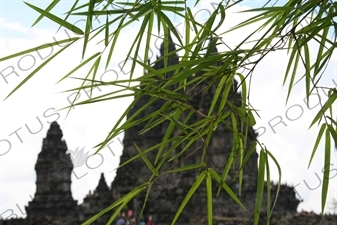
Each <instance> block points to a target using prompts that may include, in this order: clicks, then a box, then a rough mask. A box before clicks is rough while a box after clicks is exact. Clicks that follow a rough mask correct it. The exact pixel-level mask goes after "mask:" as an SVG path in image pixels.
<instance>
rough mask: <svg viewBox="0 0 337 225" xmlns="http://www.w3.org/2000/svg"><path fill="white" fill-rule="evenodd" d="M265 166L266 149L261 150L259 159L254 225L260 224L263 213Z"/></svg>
mask: <svg viewBox="0 0 337 225" xmlns="http://www.w3.org/2000/svg"><path fill="white" fill-rule="evenodd" d="M265 167H266V153H265V151H264V150H261V151H260V159H259V172H258V182H257V190H256V200H255V209H254V225H258V224H259V219H260V215H261V206H262V201H263V189H264V174H265Z"/></svg>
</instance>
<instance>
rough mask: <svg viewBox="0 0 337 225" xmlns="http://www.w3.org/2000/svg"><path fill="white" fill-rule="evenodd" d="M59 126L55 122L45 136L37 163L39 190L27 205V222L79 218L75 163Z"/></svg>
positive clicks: (67, 222) (46, 222)
mask: <svg viewBox="0 0 337 225" xmlns="http://www.w3.org/2000/svg"><path fill="white" fill-rule="evenodd" d="M62 136H63V133H62V130H61V129H60V126H59V125H58V124H57V123H56V122H53V123H52V124H51V125H50V128H49V130H48V132H47V137H46V138H44V139H43V145H42V151H41V152H40V153H39V155H38V159H37V162H36V165H35V170H36V175H37V176H36V193H35V196H34V198H33V199H32V201H31V202H29V205H28V207H26V212H27V224H41V225H44V224H48V225H49V224H69V223H71V222H73V223H76V222H77V221H78V211H77V210H78V209H77V201H75V200H74V199H73V197H72V194H71V189H70V185H71V173H72V170H73V164H72V162H71V158H70V155H69V154H67V153H66V152H67V145H66V142H65V141H64V140H62Z"/></svg>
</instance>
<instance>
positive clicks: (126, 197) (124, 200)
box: [82, 184, 147, 225]
mask: <svg viewBox="0 0 337 225" xmlns="http://www.w3.org/2000/svg"><path fill="white" fill-rule="evenodd" d="M146 188H147V185H144V184H142V185H140V186H138V187H136V188H135V189H133V190H132V191H130V192H129V193H127V194H126V195H124V196H123V197H121V198H120V199H118V200H117V201H115V202H114V203H112V204H111V205H110V206H108V207H106V208H105V209H103V210H102V211H100V212H99V213H97V214H96V215H94V216H92V217H91V218H90V219H88V220H86V221H85V222H83V223H82V225H86V224H91V223H93V222H94V221H96V220H97V219H98V218H100V217H101V216H102V215H104V214H105V213H107V212H109V211H111V210H112V209H113V208H115V207H117V206H118V205H123V204H124V203H126V204H127V203H128V202H130V201H131V200H132V199H133V198H134V197H135V196H136V195H138V194H139V193H141V192H142V191H144V190H145V189H146ZM121 209H122V208H121V207H119V208H118V210H119V211H118V210H117V211H116V212H117V214H116V215H115V214H113V215H112V217H111V218H113V216H117V215H118V213H119V212H120V210H121ZM116 212H115V213H116ZM111 218H110V219H111ZM115 218H116V217H115Z"/></svg>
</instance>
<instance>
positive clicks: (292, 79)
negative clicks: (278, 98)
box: [286, 50, 300, 102]
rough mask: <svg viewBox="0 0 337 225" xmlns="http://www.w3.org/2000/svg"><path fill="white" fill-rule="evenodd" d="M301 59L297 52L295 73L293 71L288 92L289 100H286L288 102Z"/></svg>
mask: <svg viewBox="0 0 337 225" xmlns="http://www.w3.org/2000/svg"><path fill="white" fill-rule="evenodd" d="M293 51H295V50H293ZM299 51H300V50H299ZM299 61H300V54H299V53H297V54H296V58H295V62H294V67H293V73H292V75H291V77H290V82H289V87H288V94H287V100H286V102H288V100H289V97H290V93H291V91H292V88H293V84H294V80H295V77H296V72H297V67H298V62H299Z"/></svg>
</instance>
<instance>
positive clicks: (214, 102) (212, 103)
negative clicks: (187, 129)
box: [207, 76, 228, 116]
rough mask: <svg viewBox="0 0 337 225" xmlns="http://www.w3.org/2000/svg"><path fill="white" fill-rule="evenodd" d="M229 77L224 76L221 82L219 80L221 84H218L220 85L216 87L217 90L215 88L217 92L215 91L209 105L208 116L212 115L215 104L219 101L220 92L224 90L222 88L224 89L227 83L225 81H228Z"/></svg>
mask: <svg viewBox="0 0 337 225" xmlns="http://www.w3.org/2000/svg"><path fill="white" fill-rule="evenodd" d="M227 79H228V77H227V76H223V77H222V78H221V80H220V82H219V84H218V86H217V88H216V90H215V93H214V96H213V99H212V102H211V105H210V107H209V110H208V114H207V116H210V115H212V114H213V109H214V107H215V105H216V103H217V101H218V98H219V96H220V93H221V92H222V89H223V87H224V84H225V82H226V80H227Z"/></svg>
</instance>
